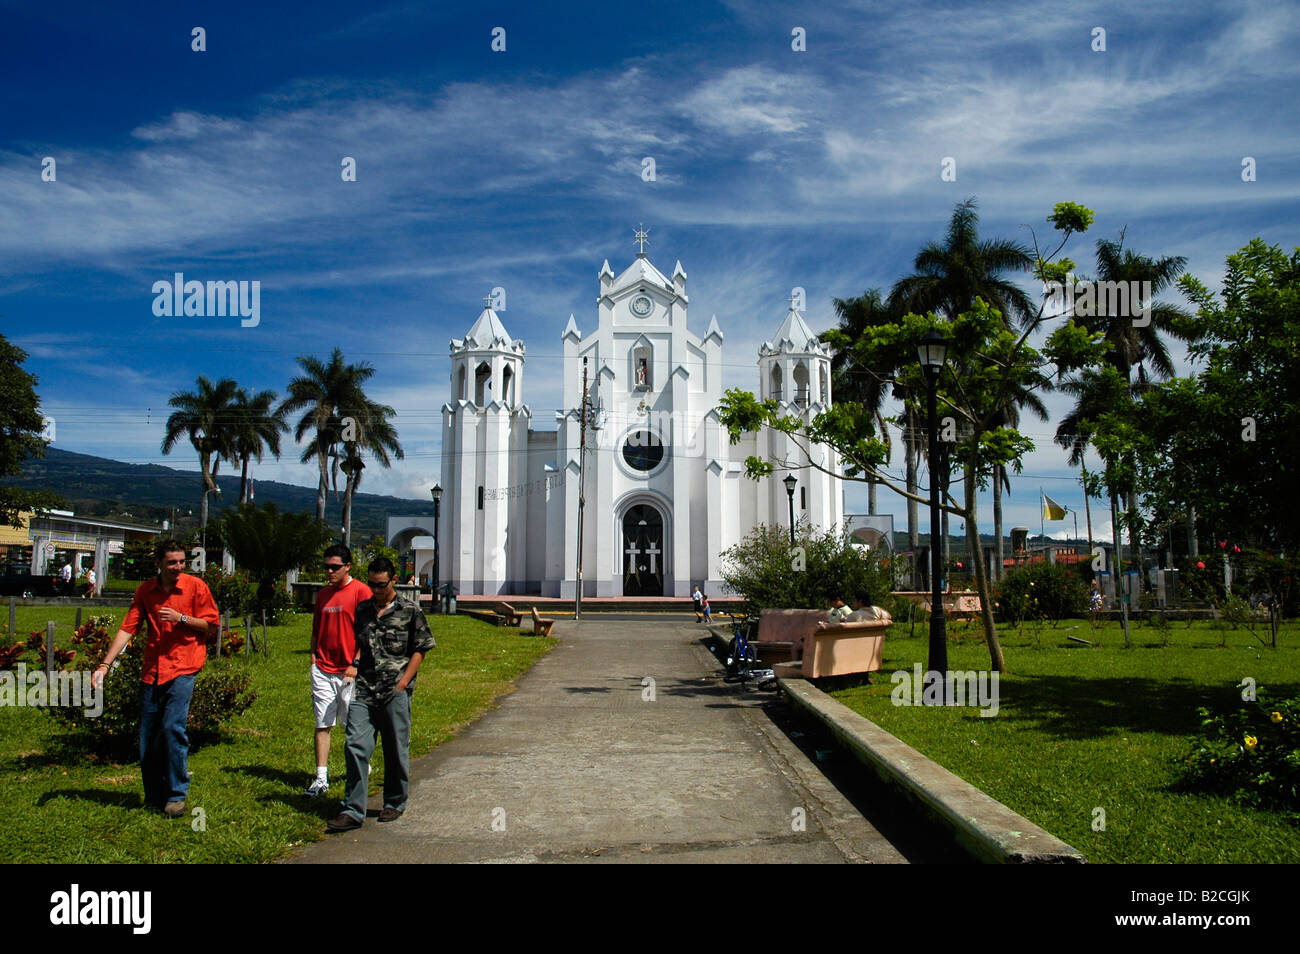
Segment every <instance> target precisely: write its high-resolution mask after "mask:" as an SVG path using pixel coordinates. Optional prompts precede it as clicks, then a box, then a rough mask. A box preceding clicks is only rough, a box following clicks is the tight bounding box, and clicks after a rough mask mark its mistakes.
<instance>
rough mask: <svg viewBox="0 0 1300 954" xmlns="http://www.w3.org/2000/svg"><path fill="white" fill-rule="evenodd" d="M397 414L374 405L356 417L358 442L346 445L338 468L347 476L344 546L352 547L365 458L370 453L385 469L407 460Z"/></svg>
mask: <svg viewBox="0 0 1300 954" xmlns="http://www.w3.org/2000/svg"><path fill="white" fill-rule="evenodd" d="M353 413H354V412H353V411H346V409H345V416H353ZM396 413H397V412H396V411H395V410H393V409H392V408H391V407H389V406H388V405H387V404H375V403H373V402H367V404H366V407H365V409H364V411H360V412H356V413H355V420H356V421H357V422H358V423H357V427H356V440H352V441H345V442H344V444H343V448H344V451H343V459H342V462H341V463H340V464H339V469H340V470H342V471H343V473H344V474H346V475H347V485H346V486H345V487H344V490H343V544H344V546H351V545H352V497H353V495H354V494H355V493H356V491H357V488H358V487H360V486H361V476H362V472H363V471H364V469H365V466H366V462H365V455H366V454H367V453H369V454H370V455H371V456H373V457H374V458H375V460H377V461H379V463H380V464H382V465H383V466H384V467H388V466H390V465H391V464H392V460H391V458H392V457H396V458H397V459H398V460H402V459H403V458H404V457H405V456H406V453H405V452H404V451H403V450H402V445H401V444H400V443H398V441H397V431H396V430H395V429H394V427H393V422H392V420H391V418H392V417H393V416H394V415H395V414H396Z"/></svg>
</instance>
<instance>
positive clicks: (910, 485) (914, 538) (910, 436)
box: [904, 404, 921, 590]
mask: <svg viewBox="0 0 1300 954" xmlns="http://www.w3.org/2000/svg"><path fill="white" fill-rule="evenodd" d="M904 409H905V422H906V423H905V426H906V427H907V442H906V448H905V453H904V457H905V458H906V463H907V492H908V493H910V494H915V493H916V492H917V488H916V469H917V468H916V457H917V454H918V453H919V449H918V447H917V444H916V415H915V413H914V412H913V410H912V407H911V405H910V404H907V405H905V406H904ZM917 506H918V505H917V502H916V501H915V500H913V499H912V498H911V497H909V498H907V545H908V548H909V549H910V550H911V551H912V553H913V554H914V555H915V554H916V553H917V551H919V550H920V549H921V526H920V523H919V521H918V520H917ZM920 588H921V567H920V565H919V563H918V562H917V560H916V558H915V556H913V559H912V589H914V590H919V589H920Z"/></svg>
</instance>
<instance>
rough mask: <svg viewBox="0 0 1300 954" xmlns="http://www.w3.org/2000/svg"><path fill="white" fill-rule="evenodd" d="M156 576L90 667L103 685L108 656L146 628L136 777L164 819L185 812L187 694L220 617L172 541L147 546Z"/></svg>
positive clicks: (147, 800)
mask: <svg viewBox="0 0 1300 954" xmlns="http://www.w3.org/2000/svg"><path fill="white" fill-rule="evenodd" d="M154 560H155V561H156V562H157V565H158V576H157V577H156V578H155V579H152V580H147V581H145V582H144V583H141V584H140V585H139V586H138V587H137V588H136V591H135V598H134V599H133V600H132V601H131V609H130V610H129V611H128V612H127V614H126V619H124V620H122V628H121V629H119V630H118V631H117V636H116V637H115V638H114V639H113V644H112V645H111V646H109V647H108V652H107V653H105V654H104V661H103V662H102V663H100V665H99V667H98V668H97V669H96V670H95V674H94V676H93V679H94V681H95V684H96V685H103V682H104V677H105V676H106V675H107V674H108V672H109V669H110V667H111V666H112V665H113V660H115V659H117V657H118V655H119V654H121V652H122V650H123V649H125V648H126V644H127V643H128V642H130V640H131V637H132V636H134V635H135V634H136V633H137V632H138V631H139V629H140V622H141V620H146V621H147V622H148V626H149V636H148V640H147V641H146V643H145V647H144V667H143V670H142V672H141V680H142V681H141V686H140V774H141V775H142V776H143V778H144V803H145V805H146V806H147V807H149V808H154V809H162V811H163V814H165V815H166V816H167V817H168V818H180V817H181V816H182V815H184V814H185V796H186V794H187V793H188V792H189V789H190V776H189V755H190V739H189V734H188V732H187V727H188V723H189V718H190V697H191V696H192V695H193V693H194V678H195V676H196V675H197V674H198V671H199V670H200V669H202V668H203V664H204V663H205V662H207V658H208V633H209V632H211V631H212V630H215V629H216V628H217V626H218V624H219V622H220V617H219V616H218V614H217V604H216V602H215V601H214V600H213V599H212V591H211V590H209V589H208V585H207V584H206V583H204V582H203V581H202V580H201V579H199V578H198V577H197V576H191V575H189V574H188V573H184V572H182V571H183V570H184V569H185V548H184V547H183V546H181V544H180V541H178V540H163V541H162V542H160V543H159V544H157V545H156V546H155V547H154Z"/></svg>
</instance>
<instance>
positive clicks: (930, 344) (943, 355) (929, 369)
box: [916, 328, 948, 380]
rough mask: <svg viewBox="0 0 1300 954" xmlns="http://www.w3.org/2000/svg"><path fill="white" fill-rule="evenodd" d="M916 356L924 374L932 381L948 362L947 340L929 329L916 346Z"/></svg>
mask: <svg viewBox="0 0 1300 954" xmlns="http://www.w3.org/2000/svg"><path fill="white" fill-rule="evenodd" d="M916 354H917V357H919V358H920V359H921V367H922V368H924V369H925V373H926V374H927V375H928V376H929V377H930V378H931V379H932V380H934V379H937V378H938V377H939V372H940V371H942V370H943V365H944V362H945V361H947V360H948V339H947V338H945V337H944V336H943V335H941V334H939V332H937V331H935V330H934V329H933V328H931V329H930V330H929V331H928V332H926V334H925V337H923V338H922V339H921V341H920V343H919V344H918V345H917V346H916Z"/></svg>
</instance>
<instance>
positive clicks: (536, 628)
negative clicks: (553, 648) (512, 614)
mask: <svg viewBox="0 0 1300 954" xmlns="http://www.w3.org/2000/svg"><path fill="white" fill-rule="evenodd" d="M529 609H530V610H531V611H532V614H533V635H535V636H549V635H551V627H552V626H554V625H555V620H553V619H542V617H541V616H539V615H538V613H537V607H536V606H532V607H529Z"/></svg>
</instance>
